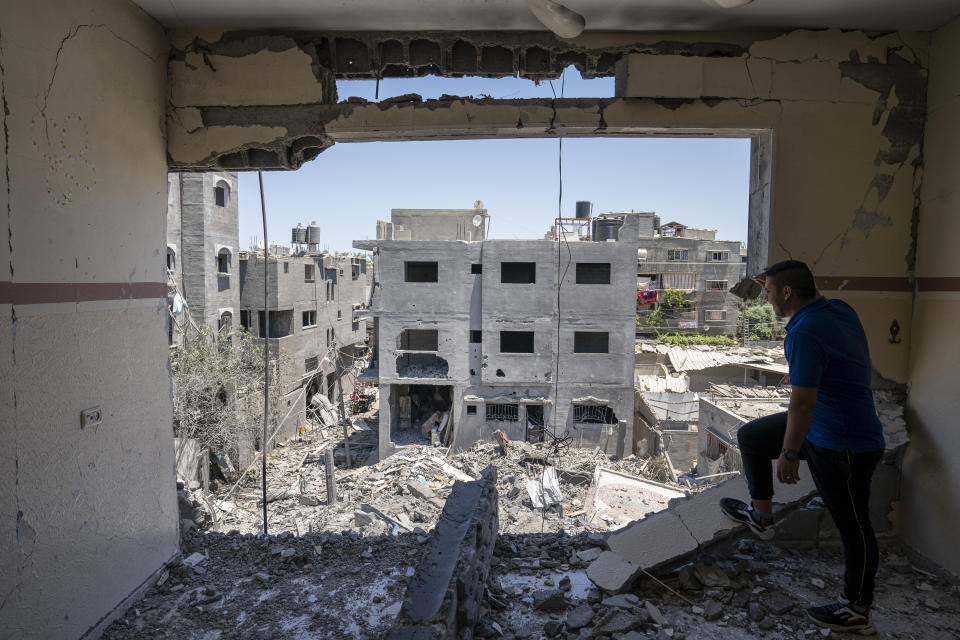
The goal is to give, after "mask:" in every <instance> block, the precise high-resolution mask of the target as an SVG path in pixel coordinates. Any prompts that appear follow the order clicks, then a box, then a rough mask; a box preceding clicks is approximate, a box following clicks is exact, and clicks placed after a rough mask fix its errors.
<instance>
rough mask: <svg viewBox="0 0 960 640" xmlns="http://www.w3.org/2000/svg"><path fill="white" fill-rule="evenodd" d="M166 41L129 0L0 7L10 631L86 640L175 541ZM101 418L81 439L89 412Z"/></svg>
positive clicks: (2, 428)
mask: <svg viewBox="0 0 960 640" xmlns="http://www.w3.org/2000/svg"><path fill="white" fill-rule="evenodd" d="M167 49H168V44H167V42H166V40H165V37H164V35H163V33H162V31H161V30H160V28H159V27H158V26H157V25H156V23H155V22H153V21H152V20H151V19H150V18H148V17H147V16H146V15H145V14H144V13H143V12H142V11H140V10H139V9H138V8H135V7H134V6H133V5H131V4H130V3H127V2H123V1H120V0H99V1H94V0H78V1H76V2H63V1H55V2H47V3H33V4H29V3H19V4H17V5H16V6H9V7H5V8H4V11H3V13H2V15H0V92H2V103H3V111H2V119H3V126H2V131H3V134H2V135H3V137H2V139H0V144H3V149H4V153H3V154H2V157H0V211H2V212H3V213H2V214H0V215H3V216H4V222H5V225H4V226H5V227H6V233H5V235H6V238H5V239H4V241H3V242H2V243H0V246H2V248H0V265H2V266H0V380H2V381H3V383H2V384H0V388H2V391H0V395H2V399H0V435H2V438H3V442H4V447H3V454H0V455H2V460H0V465H2V468H3V470H4V473H3V474H2V478H3V479H2V480H0V503H2V504H3V505H4V506H5V509H4V512H3V518H2V519H0V521H2V524H0V537H2V538H0V539H2V543H0V629H3V632H2V633H3V634H4V635H5V636H9V637H16V638H53V637H56V638H75V637H80V636H81V635H83V634H84V633H85V632H87V631H88V630H89V629H93V630H94V631H93V634H94V635H96V634H97V631H96V629H97V626H96V625H97V624H98V621H101V619H102V618H103V617H104V616H107V615H108V614H109V613H110V612H111V610H112V609H113V608H114V607H116V606H118V605H119V604H120V603H121V602H123V601H124V599H125V598H127V596H129V595H130V594H131V593H134V592H135V591H136V590H137V589H138V588H139V587H140V586H141V585H142V583H144V581H145V580H147V579H148V578H149V577H150V576H151V574H153V573H154V572H155V571H156V570H158V569H159V568H160V567H161V566H162V565H163V563H164V562H165V561H166V560H167V559H168V558H170V557H171V556H172V555H173V554H174V553H176V551H177V506H176V494H175V489H174V484H173V481H174V477H173V455H172V454H173V447H172V432H171V429H170V424H171V415H172V408H171V402H170V376H169V372H168V367H167V346H166V335H165V333H166V332H165V326H166V323H165V318H166V308H165V307H166V304H165V298H166V287H165V277H164V272H163V266H164V261H163V257H164V253H165V252H164V251H163V248H164V244H165V241H164V230H165V229H164V209H165V207H164V204H165V202H164V198H165V188H164V182H165V180H164V174H165V171H166V166H165V165H166V163H165V155H164V152H165V144H166V141H165V136H164V105H165V96H164V82H165V66H166V52H167ZM92 406H100V407H101V408H102V411H103V416H104V418H103V421H102V423H101V424H100V425H99V426H97V427H92V428H87V429H83V430H81V428H80V412H81V411H82V410H83V409H86V408H89V407H92Z"/></svg>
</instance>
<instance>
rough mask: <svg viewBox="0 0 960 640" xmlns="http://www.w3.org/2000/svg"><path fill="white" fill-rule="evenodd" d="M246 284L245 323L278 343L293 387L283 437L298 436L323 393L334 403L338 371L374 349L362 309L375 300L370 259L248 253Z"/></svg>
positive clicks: (348, 385) (242, 272)
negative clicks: (312, 404)
mask: <svg viewBox="0 0 960 640" xmlns="http://www.w3.org/2000/svg"><path fill="white" fill-rule="evenodd" d="M265 263H266V264H265ZM265 275H266V278H267V287H268V289H269V293H268V296H267V299H266V303H265V302H264V276H265ZM239 280H240V294H239V295H240V302H239V307H240V318H239V323H240V326H242V327H243V328H244V329H246V330H247V331H249V332H250V333H252V334H253V335H254V336H255V337H258V338H262V339H268V340H270V343H271V348H275V349H276V351H277V353H278V354H279V355H280V358H281V361H282V362H283V364H284V372H283V373H284V379H285V380H287V381H288V386H287V390H286V394H285V397H284V398H283V399H281V402H284V403H286V405H287V406H289V407H291V413H290V415H289V417H288V418H287V420H286V421H285V422H284V426H283V427H282V428H281V430H280V436H281V437H283V436H284V435H292V434H293V433H295V430H296V426H297V425H300V424H303V423H304V421H305V419H306V407H307V406H309V403H310V401H311V400H312V398H313V396H314V395H315V394H317V393H322V394H324V395H326V396H327V397H328V398H329V399H330V400H331V401H333V400H334V398H335V397H336V395H337V394H338V390H337V387H336V383H337V374H338V373H340V374H343V373H344V372H346V371H348V370H350V369H352V366H353V362H354V360H355V359H356V358H357V357H359V356H360V355H361V354H362V353H363V352H364V351H365V350H366V344H365V340H366V337H367V321H366V319H361V318H360V317H359V312H360V311H361V310H362V309H364V308H365V307H366V301H367V300H368V299H369V295H370V285H369V276H368V273H367V261H366V259H365V258H362V257H352V256H347V255H331V254H327V253H301V254H300V255H272V254H271V255H269V257H268V256H266V255H265V254H264V253H263V252H262V251H242V252H240V256H239ZM267 309H269V311H270V322H269V335H267V323H266V310H267ZM342 386H343V392H344V393H345V394H349V393H350V392H351V391H352V390H353V388H354V379H353V377H352V375H343V376H342ZM304 387H306V391H305V392H304V393H301V390H302V389H303V388H304Z"/></svg>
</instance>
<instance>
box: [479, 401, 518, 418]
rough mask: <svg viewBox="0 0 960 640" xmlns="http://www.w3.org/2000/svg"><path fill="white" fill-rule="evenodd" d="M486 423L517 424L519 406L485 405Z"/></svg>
mask: <svg viewBox="0 0 960 640" xmlns="http://www.w3.org/2000/svg"><path fill="white" fill-rule="evenodd" d="M486 407H487V409H486V412H487V413H486V421H487V422H519V421H520V405H518V404H499V403H497V404H487V405H486Z"/></svg>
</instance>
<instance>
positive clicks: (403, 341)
mask: <svg viewBox="0 0 960 640" xmlns="http://www.w3.org/2000/svg"><path fill="white" fill-rule="evenodd" d="M439 344H440V332H439V331H438V330H437V329H404V330H403V331H401V332H400V345H399V348H400V349H402V350H404V351H436V350H437V349H438V348H439Z"/></svg>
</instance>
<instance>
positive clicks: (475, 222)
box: [473, 215, 483, 227]
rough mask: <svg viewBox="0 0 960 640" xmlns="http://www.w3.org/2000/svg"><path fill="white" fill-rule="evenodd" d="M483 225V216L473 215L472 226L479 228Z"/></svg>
mask: <svg viewBox="0 0 960 640" xmlns="http://www.w3.org/2000/svg"><path fill="white" fill-rule="evenodd" d="M482 223H483V216H481V215H475V216H473V226H475V227H479V226H480V225H481V224H482Z"/></svg>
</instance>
